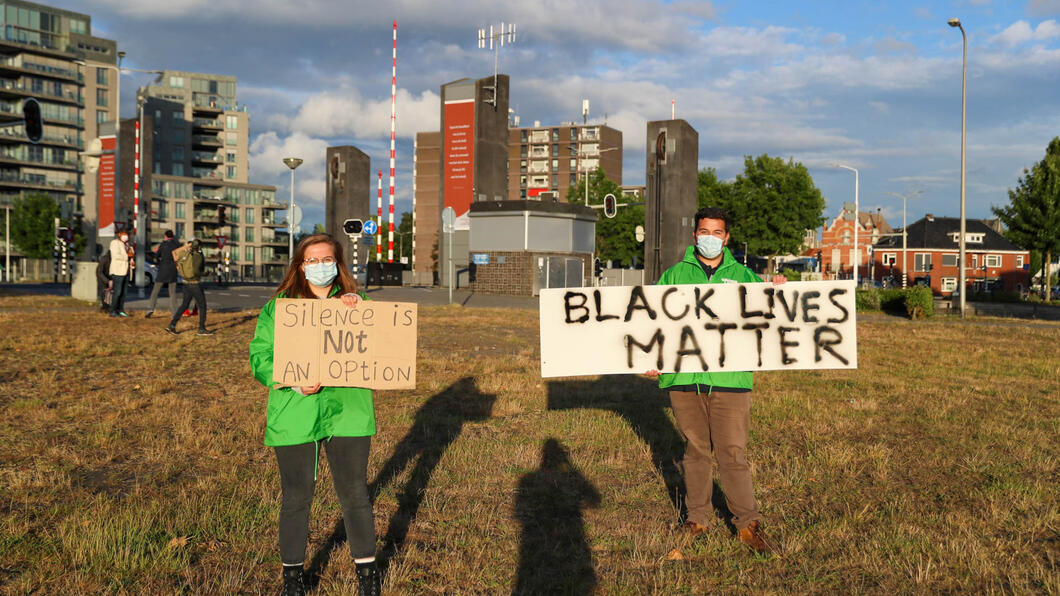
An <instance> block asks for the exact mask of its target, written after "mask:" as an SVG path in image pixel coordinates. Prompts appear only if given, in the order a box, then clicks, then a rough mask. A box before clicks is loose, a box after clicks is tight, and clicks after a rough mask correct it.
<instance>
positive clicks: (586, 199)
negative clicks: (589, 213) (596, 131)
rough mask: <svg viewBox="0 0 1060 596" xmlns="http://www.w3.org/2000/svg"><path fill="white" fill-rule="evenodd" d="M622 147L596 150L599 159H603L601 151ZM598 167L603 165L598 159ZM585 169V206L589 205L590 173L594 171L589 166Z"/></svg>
mask: <svg viewBox="0 0 1060 596" xmlns="http://www.w3.org/2000/svg"><path fill="white" fill-rule="evenodd" d="M597 142H599V141H597ZM620 149H622V148H621V147H608V148H607V149H599V150H597V152H596V153H597V159H599V160H602V158H600V157H599V154H601V153H607V152H608V151H618V150H620ZM579 155H580V156H588V155H591V154H589V153H585V152H579ZM596 167H598V168H599V167H603V166H601V165H600V163H599V161H598V162H597V164H596ZM583 171H584V174H583V177H584V178H585V206H586V207H588V206H589V181H590V178H589V175H590V174H591V173H592V171H591V170H589V169H588V168H584V169H583Z"/></svg>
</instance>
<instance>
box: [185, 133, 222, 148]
mask: <svg viewBox="0 0 1060 596" xmlns="http://www.w3.org/2000/svg"><path fill="white" fill-rule="evenodd" d="M191 144H192V146H194V147H214V148H220V147H221V139H219V138H218V137H217V136H216V135H191Z"/></svg>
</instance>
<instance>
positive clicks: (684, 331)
mask: <svg viewBox="0 0 1060 596" xmlns="http://www.w3.org/2000/svg"><path fill="white" fill-rule="evenodd" d="M689 343H691V344H692V347H691V348H686V347H685V346H686V345H687V344H689ZM685 356H696V357H697V358H699V364H700V366H702V367H703V370H704V371H706V370H707V361H706V360H704V359H703V350H701V349H699V342H698V341H696V334H695V333H693V332H692V328H691V327H689V326H688V325H685V326H684V327H682V328H681V343H680V344H679V345H678V346H677V359H676V360H675V361H674V372H681V361H682V360H684V358H685Z"/></svg>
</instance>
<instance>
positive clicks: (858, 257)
mask: <svg viewBox="0 0 1060 596" xmlns="http://www.w3.org/2000/svg"><path fill="white" fill-rule="evenodd" d="M832 165H834V166H835V167H837V168H843V169H844V170H850V171H851V172H854V258H853V259H851V260H852V261H854V287H857V285H858V267H860V266H861V251H860V250H859V247H858V226H860V225H861V221H860V220H859V219H858V217H859V215H858V214H859V212H860V211H861V208H860V205H859V203H858V186H859V183H858V169H857V168H852V167H850V166H845V165H843V164H841V163H836V164H832ZM840 262H842V261H840Z"/></svg>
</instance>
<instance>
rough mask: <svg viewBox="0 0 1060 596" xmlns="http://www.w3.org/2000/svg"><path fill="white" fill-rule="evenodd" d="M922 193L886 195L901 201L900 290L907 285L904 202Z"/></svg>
mask: <svg viewBox="0 0 1060 596" xmlns="http://www.w3.org/2000/svg"><path fill="white" fill-rule="evenodd" d="M922 192H924V191H922V190H914V191H913V192H910V193H906V194H904V195H900V194H898V193H896V192H889V193H887V194H889V195H893V196H896V197H898V198H900V199H902V289H905V288H906V283H907V280H908V279H909V276H908V275H907V274H906V272H907V271H909V269H908V259H906V257H905V255H906V254H907V253H906V239H907V238H908V236H909V233H908V232H907V231H906V227H907V226H906V223H905V202H906V200H907V199H910V198H912V197H915V196H917V195H918V194H920V193H922ZM892 272H893V269H892Z"/></svg>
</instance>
